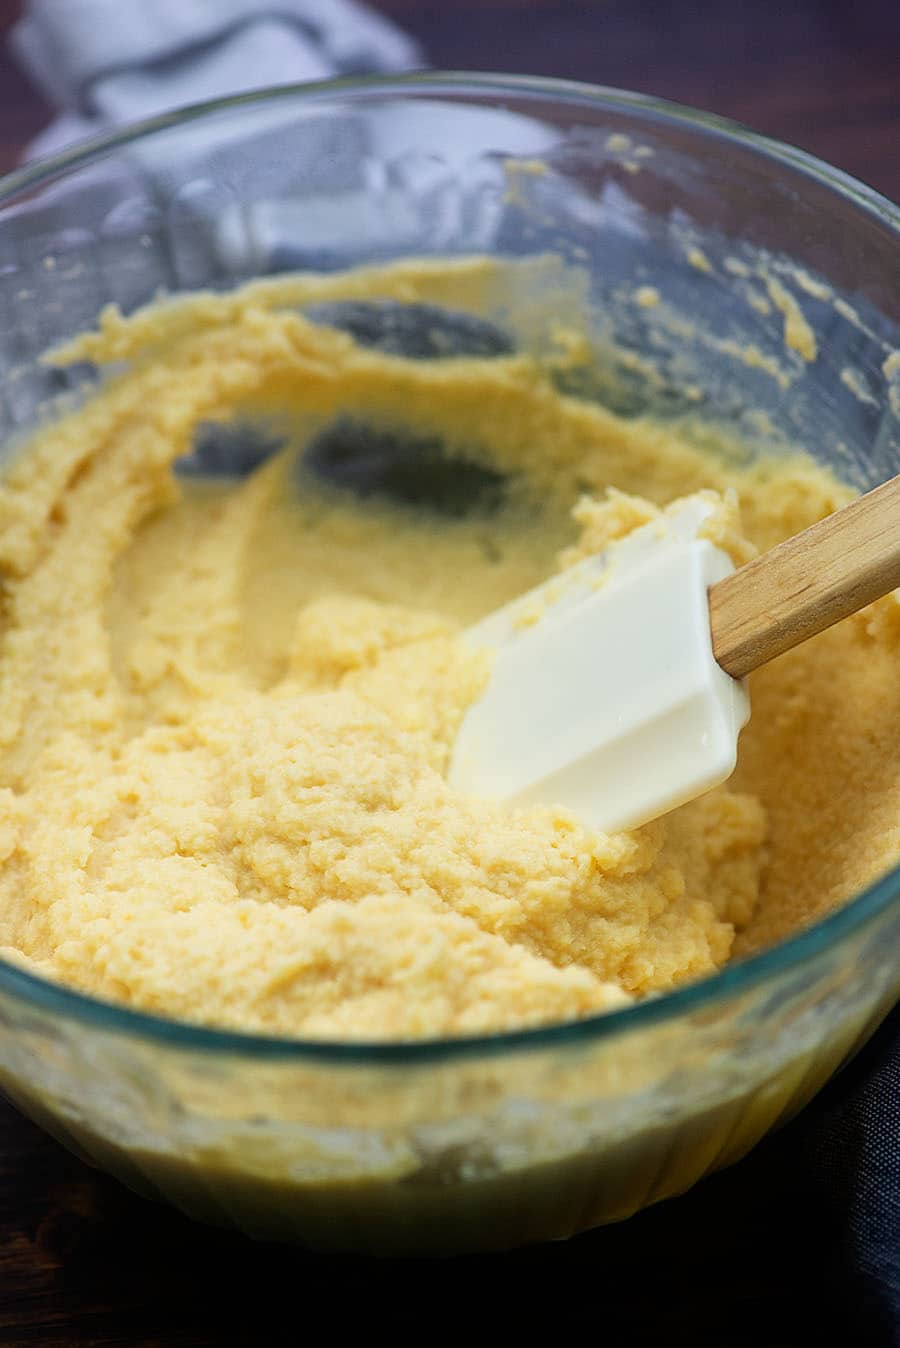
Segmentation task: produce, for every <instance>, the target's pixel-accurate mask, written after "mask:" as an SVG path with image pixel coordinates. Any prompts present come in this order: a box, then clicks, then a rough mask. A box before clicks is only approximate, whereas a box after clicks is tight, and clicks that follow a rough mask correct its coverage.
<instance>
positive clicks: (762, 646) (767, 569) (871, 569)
mask: <svg viewBox="0 0 900 1348" xmlns="http://www.w3.org/2000/svg"><path fill="white" fill-rule="evenodd" d="M898 586H900V476H898V477H894V478H891V480H890V482H885V483H884V484H883V486H881V487H876V488H875V490H874V491H870V492H869V493H868V494H867V495H866V496H861V497H860V498H859V499H858V500H856V501H852V502H851V504H850V505H848V506H844V508H843V509H842V510H838V511H835V513H834V514H833V515H829V516H828V518H827V519H824V520H820V521H819V523H818V524H814V525H813V526H812V528H810V529H806V530H804V532H803V533H802V534H797V535H796V536H795V537H794V538H789V539H787V541H786V542H784V543H781V544H780V545H779V546H778V547H777V548H773V549H772V550H771V552H766V553H763V555H762V556H761V557H757V558H756V559H755V560H754V561H752V562H748V564H747V565H746V566H742V567H740V569H739V570H737V571H734V572H732V574H731V575H730V576H726V578H725V580H721V581H719V583H718V584H717V585H713V586H712V587H711V589H710V591H709V616H710V626H711V628H712V639H713V654H714V656H715V657H716V660H717V661H718V663H719V664H720V665H721V667H722V669H724V670H725V672H726V673H728V674H731V675H732V677H733V678H736V679H740V678H743V677H744V675H745V674H750V673H751V672H752V671H753V670H754V669H758V668H759V667H760V665H764V664H766V662H767V661H769V660H774V658H775V656H776V655H782V654H783V653H784V652H785V651H789V650H791V649H792V648H793V647H794V646H799V645H800V643H801V641H806V640H807V638H809V637H814V636H815V635H816V633H817V632H823V631H824V630H825V628H826V627H831V625H832V623H836V622H840V620H841V618H846V617H848V616H849V615H850V614H851V613H856V612H857V610H858V609H861V608H865V606H866V604H871V603H872V601H873V599H880V598H881V596H882V595H884V594H888V593H890V591H891V590H894V589H896V588H897V587H898Z"/></svg>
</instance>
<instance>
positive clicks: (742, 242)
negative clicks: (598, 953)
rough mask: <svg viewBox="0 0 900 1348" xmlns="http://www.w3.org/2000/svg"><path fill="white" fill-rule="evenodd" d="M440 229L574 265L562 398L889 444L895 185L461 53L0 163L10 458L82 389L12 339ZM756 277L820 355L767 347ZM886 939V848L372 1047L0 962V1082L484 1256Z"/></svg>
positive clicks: (400, 1234)
mask: <svg viewBox="0 0 900 1348" xmlns="http://www.w3.org/2000/svg"><path fill="white" fill-rule="evenodd" d="M471 253H490V254H499V255H504V256H509V257H525V256H530V255H536V254H546V253H552V254H556V255H559V256H560V257H562V258H563V260H564V261H566V262H568V263H572V264H575V265H577V266H578V267H579V268H581V269H582V274H584V275H586V277H587V280H588V289H589V295H588V299H589V304H590V307H591V314H592V317H593V323H594V326H595V336H596V338H597V343H598V346H597V350H598V353H599V354H598V356H597V360H596V363H595V366H594V367H593V368H592V370H591V371H589V372H587V375H586V378H585V381H584V384H583V387H582V388H581V389H580V390H578V391H579V392H580V395H581V396H592V397H597V398H600V399H603V400H605V401H607V402H609V403H610V404H611V405H613V406H614V407H615V408H616V410H618V411H620V412H621V413H622V414H623V415H633V414H636V413H638V412H641V411H645V410H650V411H653V412H654V413H655V414H656V415H659V416H663V417H671V418H682V417H683V416H684V414H685V412H686V410H690V409H691V408H694V409H696V408H699V409H700V411H701V413H702V417H703V418H708V419H711V420H718V421H724V422H727V423H728V424H729V425H731V426H733V427H734V428H735V429H736V430H737V431H739V432H740V433H741V435H742V436H743V437H744V438H745V440H746V441H747V442H748V444H752V442H753V441H754V439H755V440H756V441H757V442H760V441H762V442H764V443H765V444H766V446H767V448H768V449H769V450H770V451H771V450H773V449H774V450H777V449H778V447H779V446H789V445H790V444H797V443H799V444H802V445H803V446H805V447H806V448H808V449H809V450H810V451H811V452H812V453H813V454H815V455H816V456H817V457H818V458H820V459H821V460H822V461H823V462H824V463H826V464H829V465H831V466H832V467H834V468H835V469H836V470H837V472H838V473H839V474H840V475H841V476H842V477H844V478H845V479H846V480H847V481H848V482H850V483H851V484H852V485H854V486H856V487H860V488H863V487H866V486H869V485H873V484H875V483H876V482H878V481H881V480H883V479H884V478H885V477H887V476H889V475H891V474H893V473H894V472H896V471H897V470H898V468H900V382H898V380H900V371H898V370H897V366H898V364H900V361H895V362H893V363H892V362H891V361H890V359H888V357H889V355H890V353H891V351H893V350H894V348H895V347H897V346H900V331H898V328H897V327H896V326H895V325H896V324H897V323H898V322H900V287H898V277H900V212H898V211H897V209H896V208H895V207H894V206H892V205H890V203H888V202H887V201H884V200H882V199H881V198H880V197H878V196H877V195H876V194H875V193H874V192H871V191H870V190H868V189H867V188H865V187H863V186H861V185H860V184H858V183H856V182H854V181H853V180H852V179H850V178H848V177H847V176H846V175H844V174H842V173H840V172H838V171H837V170H835V169H832V168H829V167H828V166H827V165H825V164H822V163H819V162H818V161H816V160H814V159H812V158H810V156H808V155H806V154H803V153H801V152H800V151H797V150H793V149H790V148H788V147H786V146H783V145H778V144H775V143H773V142H772V141H769V140H765V139H763V138H762V137H759V136H755V135H752V134H750V133H748V132H746V131H743V130H741V129H739V128H738V127H735V126H732V125H730V124H728V123H726V122H723V121H721V120H719V119H717V118H714V117H709V116H705V115H702V114H700V113H696V112H690V111H687V110H684V109H680V108H677V107H673V106H670V105H667V104H663V103H659V102H656V101H653V100H651V99H647V98H644V97H640V96H638V95H635V94H627V93H618V92H615V91H611V90H603V89H594V88H589V87H585V86H578V85H574V84H564V83H559V82H552V81H543V80H527V79H508V78H503V79H499V78H490V77H483V76H471V75H449V76H441V75H424V76H415V77H412V78H406V79H400V80H389V81H385V80H360V81H353V82H341V83H335V84H330V85H320V86H312V87H309V86H307V87H298V88H288V89H276V90H272V91H267V92H265V93H262V94H259V95H253V96H246V97H239V98H235V99H231V100H226V101H224V102H218V103H214V104H210V105H208V106H205V107H199V108H190V109H187V110H185V111H182V112H179V113H177V114H174V115H172V116H165V117H161V118H157V119H155V120H154V121H152V122H147V123H145V124H144V125H142V126H140V127H137V128H135V129H133V130H129V131H126V132H123V133H120V134H115V135H112V136H109V137H107V138H105V139H104V140H102V141H97V142H94V143H93V144H92V145H90V146H89V147H87V148H84V149H77V150H74V151H71V152H69V153H66V154H63V155H61V156H59V157H58V158H57V159H55V160H54V161H52V162H50V163H46V164H39V165H36V166H34V167H29V168H25V169H23V170H21V171H20V172H17V173H14V174H13V175H12V176H11V177H8V178H7V179H6V180H5V182H4V183H3V184H2V185H0V311H2V315H3V321H2V322H0V367H2V374H0V440H2V443H3V444H4V445H5V447H6V452H7V453H8V452H9V451H10V449H11V447H12V446H13V444H14V442H15V441H16V440H17V438H19V437H20V435H21V434H22V433H23V432H25V431H27V429H28V428H29V427H30V426H32V425H33V424H34V423H35V421H36V420H37V419H38V417H40V416H42V415H45V414H46V412H47V409H48V408H49V409H50V410H51V412H52V409H53V408H54V407H55V406H56V405H57V401H55V400H58V399H59V398H60V397H61V398H62V399H63V401H65V400H66V399H72V398H73V397H77V396H79V393H78V389H79V387H80V386H81V384H82V382H83V381H84V380H85V379H86V378H88V377H89V374H90V372H89V371H87V370H85V369H83V368H80V367H77V368H75V369H72V370H69V371H67V372H65V373H60V372H59V371H54V370H52V369H50V368H48V367H46V366H44V365H42V364H41V363H40V357H41V353H42V352H44V351H45V350H46V349H47V348H48V347H49V346H50V345H52V344H54V343H57V342H59V341H60V340H61V339H62V338H64V337H67V336H69V335H70V334H73V333H75V332H77V331H80V330H82V329H84V328H85V327H87V326H90V325H92V324H93V323H94V321H95V320H96V317H97V315H98V312H99V311H100V309H101V308H102V306H103V305H105V304H107V303H109V302H111V301H114V302H116V303H117V304H119V305H120V306H121V307H122V308H123V309H124V310H126V311H129V310H132V309H134V308H135V307H136V306H137V305H139V304H142V303H144V302H146V301H148V300H150V299H151V298H152V297H153V296H154V295H156V294H157V293H158V292H159V291H161V290H163V291H170V292H171V291H179V290H187V289H192V288H196V287H209V286H212V287H228V286H231V285H233V284H236V283H238V282H240V281H243V280H245V279H246V278H248V277H251V276H257V275H261V274H265V273H274V272H277V271H281V270H286V269H295V268H307V269H308V268H312V269H317V270H330V269H335V268H340V267H344V266H347V265H351V264H357V263H360V262H368V261H377V260H385V259H389V258H391V257H399V256H408V255H419V256H426V255H433V256H452V255H460V254H471ZM763 273H765V274H766V275H768V276H769V277H773V276H774V277H780V278H781V281H782V283H783V287H782V288H783V289H788V290H789V291H790V293H791V294H792V295H793V296H794V298H795V300H796V302H797V303H798V304H799V306H800V310H801V312H802V317H803V319H804V321H805V322H806V323H808V324H809V326H810V327H811V328H812V329H813V331H814V333H815V335H816V338H817V340H818V345H819V355H818V359H816V360H814V361H808V360H806V359H804V358H803V355H802V353H801V352H800V351H799V350H796V349H791V345H790V340H789V341H788V344H787V346H786V345H785V320H786V317H788V316H787V315H786V313H785V312H784V305H783V304H782V305H781V306H780V307H779V303H778V302H777V299H776V300H775V302H773V295H772V292H771V291H769V292H768V293H767V292H765V291H763V290H761V288H760V285H759V283H758V277H759V276H760V275H761V274H763ZM636 295H639V296H642V297H643V298H642V299H640V298H639V302H637V303H636V302H635V296H636ZM658 297H661V298H662V301H663V302H661V303H657V298H658ZM548 317H550V315H548V314H546V313H545V314H544V318H545V319H546V318H548ZM801 345H802V343H801ZM795 346H796V343H795ZM892 381H893V382H892ZM688 404H690V407H688V406H687V405H688ZM898 939H900V870H895V871H894V872H893V873H892V874H890V875H888V876H886V877H885V878H884V879H882V880H881V881H880V882H879V883H878V884H876V885H874V886H873V887H872V888H870V889H869V890H868V891H867V892H865V893H863V894H860V895H859V896H858V897H856V898H855V899H854V900H853V901H852V902H851V903H849V904H848V905H847V906H846V907H844V908H843V909H842V910H841V911H839V912H836V913H834V914H833V915H832V916H830V917H828V918H827V920H824V921H822V922H820V923H819V924H818V925H816V926H815V927H813V928H810V929H809V930H806V931H803V932H802V933H800V934H798V935H796V936H794V937H793V938H792V939H790V940H787V941H785V942H784V943H783V944H781V945H779V946H778V947H777V948H774V949H772V950H770V951H768V952H766V953H764V954H761V955H758V956H756V957H754V958H750V959H747V960H746V961H745V962H743V963H739V964H735V965H733V966H730V967H728V968H726V969H725V970H724V972H722V973H720V974H718V975H716V976H715V977H712V978H707V979H705V980H704V981H702V982H697V983H694V984H692V985H690V986H685V987H682V988H680V989H679V990H677V991H675V992H672V993H670V994H668V995H666V996H661V997H658V998H656V999H653V1000H648V1001H646V1002H644V1003H643V1004H640V1005H635V1006H633V1007H630V1008H629V1009H625V1010H621V1011H617V1012H615V1013H613V1014H607V1015H603V1016H598V1017H594V1018H591V1019H588V1020H583V1021H581V1022H579V1023H577V1024H565V1025H556V1026H550V1027H548V1028H545V1029H537V1030H535V1029H532V1030H527V1031H521V1032H515V1033H504V1034H495V1035H489V1036H485V1037H481V1038H477V1039H467V1040H453V1041H450V1040H445V1041H440V1042H425V1043H382V1044H372V1045H369V1044H358V1043H356V1044H325V1043H305V1042H298V1041H292V1040H284V1039H273V1038H265V1037H262V1036H259V1035H250V1034H247V1035H245V1034H239V1033H225V1032H220V1031H216V1030H213V1029H204V1028H197V1027H196V1026H193V1025H188V1024H183V1023H178V1022H175V1021H170V1020H166V1019H162V1018H157V1017H154V1016H149V1015H142V1014H139V1013H137V1012H134V1011H130V1010H125V1009H123V1008H121V1007H117V1006H112V1005H107V1004H104V1003H102V1002H100V1001H97V1000H94V999H92V998H90V997H86V996H82V995H79V994H78V993H75V992H73V991H68V990H67V989H65V988H63V987H59V986H56V985H54V984H51V983H49V982H46V981H43V980H42V979H40V978H38V977H34V976H32V975H30V974H28V973H26V972H23V971H22V970H21V969H20V968H17V967H15V966H14V965H13V964H8V963H3V964H0V1084H2V1087H3V1089H4V1090H5V1091H6V1092H7V1093H8V1095H9V1096H10V1098H11V1099H12V1100H14V1101H15V1102H16V1103H17V1104H18V1105H20V1106H21V1108H22V1109H23V1110H24V1111H25V1112H26V1113H27V1114H29V1115H31V1117H32V1118H34V1119H36V1120H37V1121H38V1122H40V1123H41V1124H42V1125H43V1126H44V1127H46V1128H47V1129H48V1131H50V1132H51V1133H52V1134H53V1135H54V1136H56V1137H57V1138H59V1139H60V1141H62V1142H63V1143H64V1144H65V1145H66V1146H68V1147H70V1148H72V1149H73V1150H74V1151H76V1152H77V1153H78V1154H79V1155H81V1156H83V1157H84V1158H85V1159H86V1160H87V1161H90V1162H92V1163H94V1164H96V1165H98V1166H100V1167H102V1168H103V1169H106V1170H109V1171H110V1172H112V1173H113V1174H115V1175H117V1176H119V1178H120V1179H122V1180H123V1181H124V1182H125V1183H126V1184H127V1185H129V1186H131V1187H132V1188H133V1189H135V1190H137V1191H138V1192H140V1193H142V1194H145V1195H148V1196H152V1197H156V1198H165V1199H167V1200H169V1201H170V1202H172V1203H174V1204H175V1205H176V1206H178V1207H179V1208H182V1209H183V1210H184V1211H185V1212H188V1213H191V1214H194V1215H196V1216H197V1217H199V1218H202V1219H204V1220H207V1221H210V1222H216V1223H222V1224H226V1225H229V1226H234V1227H237V1228H240V1229H242V1230H244V1231H247V1232H249V1233H251V1234H253V1235H257V1236H263V1237H275V1238H287V1239H290V1240H294V1241H297V1242H299V1243H302V1244H306V1245H309V1246H314V1247H319V1248H332V1249H344V1250H363V1251H376V1252H379V1253H400V1252H418V1253H425V1252H430V1251H440V1252H448V1251H461V1250H475V1249H495V1248H503V1247H508V1246H512V1245H516V1244H521V1243H523V1242H528V1241H539V1240H545V1239H548V1238H551V1237H562V1236H567V1235H570V1234H572V1233H574V1232H576V1231H580V1230H583V1229H585V1228H587V1227H590V1226H592V1225H595V1224H597V1223H601V1222H610V1221H614V1220H617V1219H619V1218H623V1217H627V1216H628V1215H629V1214H630V1213H633V1212H634V1211H635V1210H636V1209H638V1208H640V1207H642V1206H644V1205H646V1204H649V1203H653V1202H656V1201H657V1200H659V1199H662V1198H666V1197H668V1196H670V1195H673V1194H677V1193H679V1192H681V1191H683V1190H685V1189H687V1188H688V1187H689V1186H690V1185H692V1184H694V1183H695V1181H697V1180H698V1179H699V1178H700V1177H701V1176H702V1175H704V1174H705V1173H707V1172H708V1171H710V1170H712V1169H714V1168H716V1167H720V1166H725V1165H728V1164H730V1163H731V1162H733V1161H735V1160H737V1159H738V1158H739V1157H740V1156H742V1155H743V1154H744V1153H745V1152H746V1151H747V1150H748V1149H749V1148H750V1147H752V1146H753V1145H754V1143H755V1142H757V1140H758V1139H759V1138H760V1137H762V1135H763V1134H764V1133H765V1132H766V1131H767V1130H768V1129H770V1128H772V1127H774V1126H775V1125H776V1124H779V1123H781V1122H782V1121H784V1120H785V1119H786V1118H788V1117H789V1116H791V1115H792V1114H793V1113H795V1112H796V1111H797V1110H798V1109H800V1108H801V1107H802V1106H803V1105H804V1104H805V1102H806V1101H808V1100H809V1099H810V1097H811V1096H812V1095H813V1094H814V1093H815V1092H816V1091H817V1090H818V1089H819V1087H820V1086H821V1085H822V1084H823V1082H824V1081H825V1080H826V1078H828V1077H829V1075H830V1074H831V1073H833V1072H834V1071H835V1070H836V1069H837V1068H838V1067H839V1066H840V1065H841V1064H842V1063H843V1062H844V1061H845V1060H846V1059H847V1057H848V1056H849V1055H850V1054H852V1053H853V1052H854V1051H855V1050H856V1049H857V1048H858V1047H859V1045H860V1044H861V1043H862V1042H863V1041H864V1040H865V1038H866V1037H867V1036H868V1035H869V1034H870V1033H871V1032H872V1030H873V1028H874V1027H875V1026H876V1025H877V1024H878V1022H879V1021H880V1019H881V1018H882V1017H883V1016H884V1015H885V1013H886V1011H887V1010H888V1009H889V1007H890V1006H891V1005H892V1004H893V1002H894V1001H895V1000H896V997H897V994H898V990H900V970H898V961H897V958H896V951H897V946H898Z"/></svg>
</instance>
